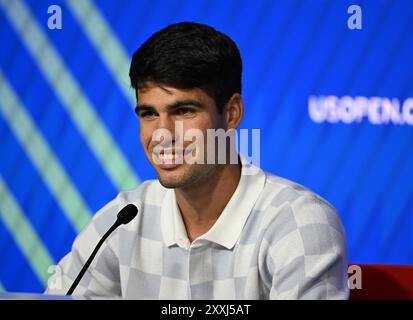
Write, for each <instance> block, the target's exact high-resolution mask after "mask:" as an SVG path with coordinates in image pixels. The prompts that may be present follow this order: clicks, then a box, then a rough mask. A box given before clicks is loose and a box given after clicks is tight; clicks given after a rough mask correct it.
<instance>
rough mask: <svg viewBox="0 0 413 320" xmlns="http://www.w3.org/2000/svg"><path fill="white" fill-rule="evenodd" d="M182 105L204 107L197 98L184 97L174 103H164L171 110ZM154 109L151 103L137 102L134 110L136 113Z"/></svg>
mask: <svg viewBox="0 0 413 320" xmlns="http://www.w3.org/2000/svg"><path fill="white" fill-rule="evenodd" d="M184 106H195V107H197V108H204V107H205V106H204V105H203V104H202V103H201V102H199V101H197V100H193V99H185V100H178V101H175V102H174V103H171V104H168V105H166V107H165V108H166V109H167V110H168V111H171V110H175V109H178V108H180V107H184ZM154 109H155V107H154V106H151V105H148V104H138V105H137V106H136V107H135V112H136V113H138V112H140V111H146V110H150V111H153V110H154Z"/></svg>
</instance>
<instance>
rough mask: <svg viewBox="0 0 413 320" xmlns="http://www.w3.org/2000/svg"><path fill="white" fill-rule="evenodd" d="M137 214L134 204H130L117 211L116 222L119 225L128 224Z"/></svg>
mask: <svg viewBox="0 0 413 320" xmlns="http://www.w3.org/2000/svg"><path fill="white" fill-rule="evenodd" d="M137 214H138V208H137V207H136V206H135V205H134V204H132V203H130V204H128V205H127V206H125V207H123V209H122V210H120V211H119V213H118V219H117V220H118V221H119V222H120V223H121V224H128V223H129V222H131V221H132V219H133V218H135V217H136V215H137Z"/></svg>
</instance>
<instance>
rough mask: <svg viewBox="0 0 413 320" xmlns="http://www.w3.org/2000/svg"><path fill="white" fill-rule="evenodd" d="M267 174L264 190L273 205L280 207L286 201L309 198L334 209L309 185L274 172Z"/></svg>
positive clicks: (291, 201)
mask: <svg viewBox="0 0 413 320" xmlns="http://www.w3.org/2000/svg"><path fill="white" fill-rule="evenodd" d="M265 175H266V183H265V187H264V190H263V192H264V194H265V196H266V197H267V198H268V199H269V201H270V202H271V205H272V206H276V207H279V206H281V205H283V204H284V203H289V204H293V203H295V202H297V201H299V200H300V199H308V200H311V201H314V202H317V203H321V204H323V205H325V206H327V207H330V208H331V209H334V207H333V206H332V205H331V204H330V203H329V202H328V201H327V200H326V199H324V198H323V197H322V196H320V195H319V194H317V193H315V192H314V191H312V190H311V189H309V188H308V187H305V186H303V185H301V184H299V183H297V182H294V181H292V180H289V179H287V178H283V177H280V176H277V175H274V174H272V173H268V172H265ZM267 201H268V200H267Z"/></svg>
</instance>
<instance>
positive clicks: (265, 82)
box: [0, 0, 413, 292]
mask: <svg viewBox="0 0 413 320" xmlns="http://www.w3.org/2000/svg"><path fill="white" fill-rule="evenodd" d="M352 4H356V5H359V8H360V9H361V12H360V13H361V15H360V16H358V17H359V18H361V20H357V21H358V22H361V29H351V28H349V23H348V22H349V19H350V22H354V21H356V20H352V19H353V18H356V17H355V16H354V17H353V18H352V17H351V16H352V14H353V13H354V12H350V13H348V11H347V10H348V8H349V6H350V5H352ZM52 5H58V6H59V7H60V9H61V18H62V20H61V21H62V24H61V29H53V28H52V29H50V27H53V26H52V25H51V24H50V22H51V21H50V20H51V18H54V17H56V16H53V15H54V14H55V13H56V12H58V11H56V10H58V9H56V7H50V6H52ZM48 9H50V10H52V11H50V12H49V13H48ZM56 21H57V20H54V22H56ZM179 21H196V22H201V23H206V24H210V25H212V26H214V27H215V28H217V29H218V30H220V31H223V32H224V33H227V34H228V35H230V36H231V37H232V38H233V39H234V40H235V41H236V42H237V44H238V46H239V48H240V51H241V54H242V56H243V62H244V71H243V97H244V100H245V109H246V110H245V118H244V120H243V122H242V125H241V128H258V129H260V130H261V167H262V168H263V169H264V170H267V171H270V172H272V173H275V174H277V175H280V176H283V177H286V178H289V179H292V180H294V181H296V182H298V183H300V184H303V185H306V186H307V187H309V188H311V189H312V190H314V191H315V192H317V193H319V194H321V195H322V196H323V197H325V198H326V199H327V200H329V201H330V202H331V203H332V204H333V205H334V206H335V207H336V208H337V209H338V211H339V214H340V216H341V218H342V220H343V222H344V225H345V229H346V232H347V237H348V246H349V260H350V261H351V262H358V263H362V262H363V263H391V264H413V236H412V231H413V215H412V214H413V181H412V180H413V165H412V164H413V102H412V101H413V100H411V97H413V63H412V61H413V2H411V1H410V0H397V1H390V0H388V1H385V0H371V1H355V0H354V1H332V0H288V1H276V0H268V1H264V0H254V1H240V0H233V1H222V0H216V1H215V0H214V1H212V0H203V1H190V0H188V1H186V0H172V1H170V0H168V1H154V0H146V1H136V0H129V1H109V0H106V1H95V2H92V1H90V0H88V1H86V0H79V1H77V0H73V1H57V0H55V1H51V0H50V1H49V0H44V1H43V0H30V1H20V0H0V40H1V49H0V252H1V255H0V290H7V291H33V292H40V291H42V290H43V289H44V287H45V285H46V284H47V279H48V276H49V275H50V273H51V272H52V268H49V266H50V265H53V264H55V263H57V262H58V261H59V260H60V259H61V258H62V257H63V256H64V255H65V254H66V253H67V252H68V251H69V250H70V246H71V243H72V241H73V239H74V237H75V236H76V234H77V233H78V232H79V230H80V229H81V228H82V227H83V226H84V224H85V223H86V222H87V221H88V219H90V216H91V215H92V214H93V213H94V212H96V211H97V210H98V209H99V208H101V207H102V206H103V205H104V204H105V203H107V202H108V201H109V200H111V199H112V198H114V197H115V196H116V194H117V192H118V191H119V190H125V189H129V188H132V187H134V186H135V185H137V184H138V183H139V182H140V181H143V180H145V179H149V178H155V174H154V171H153V170H152V169H151V167H150V166H149V165H148V163H147V161H146V159H145V157H144V154H143V151H142V149H141V147H140V145H139V139H138V122H137V119H136V117H135V115H134V112H133V104H134V101H133V92H132V90H131V89H130V86H129V82H128V68H129V62H130V57H131V54H132V53H133V52H134V51H135V49H136V48H137V47H138V46H139V45H140V44H141V43H142V42H143V41H144V40H145V39H147V38H148V37H149V36H150V35H151V34H152V33H153V32H155V31H157V30H159V29H161V28H163V27H165V26H166V25H168V24H171V23H174V22H179ZM48 22H49V23H48ZM52 22H53V21H52ZM55 25H56V23H55ZM350 26H351V23H350Z"/></svg>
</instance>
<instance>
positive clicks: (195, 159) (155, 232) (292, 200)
mask: <svg viewBox="0 0 413 320" xmlns="http://www.w3.org/2000/svg"><path fill="white" fill-rule="evenodd" d="M241 70H242V62H241V57H240V54H239V51H238V48H237V46H236V45H235V43H234V42H233V41H232V40H231V39H230V38H229V37H227V36H226V35H224V34H222V33H220V32H218V31H216V30H215V29H213V28H211V27H209V26H206V25H201V24H196V23H178V24H174V25H171V26H168V27H167V28H165V29H163V30H161V31H159V32H157V33H155V34H154V35H152V36H151V37H150V38H149V39H148V40H147V41H146V42H145V43H144V44H143V45H142V46H141V47H140V48H139V49H138V50H137V51H136V52H135V54H134V55H133V59H132V63H131V68H130V78H131V83H132V86H133V88H134V89H135V90H136V98H137V107H136V112H137V114H138V117H139V125H140V140H141V144H142V147H143V149H144V150H145V153H146V156H147V158H148V160H149V161H150V163H151V165H152V166H153V167H154V169H155V171H156V173H157V175H158V180H154V181H147V182H145V183H143V184H141V185H140V186H138V187H137V188H136V189H134V190H131V191H128V192H121V193H120V194H119V195H118V197H117V198H116V199H114V200H113V201H111V202H110V203H109V204H107V205H106V206H105V207H104V208H102V209H101V210H100V211H99V212H98V213H97V214H96V215H95V216H94V217H93V219H92V221H91V222H90V223H89V224H88V225H87V227H86V228H85V229H84V230H83V231H82V232H81V233H80V234H79V236H78V237H77V239H76V240H75V242H74V245H73V248H72V251H71V253H69V254H68V255H67V256H65V257H64V258H63V259H62V261H61V262H60V264H59V267H60V268H59V270H60V271H59V272H56V274H55V276H54V278H53V279H51V281H49V283H50V284H53V285H49V288H48V290H47V293H52V294H64V293H66V291H67V290H68V288H69V287H70V285H71V284H72V282H73V280H74V279H75V277H76V276H77V274H78V273H79V271H80V269H81V268H82V266H83V265H84V264H85V262H86V260H87V258H88V257H89V256H90V254H91V252H92V251H93V249H94V247H95V246H96V244H97V242H98V241H99V239H100V238H101V237H102V236H103V234H104V233H105V232H106V231H107V230H108V229H109V227H110V226H111V225H112V224H113V222H114V221H115V220H116V215H117V213H118V212H119V211H120V210H121V209H122V208H123V207H124V206H125V205H127V204H130V203H132V204H135V205H136V206H137V207H138V211H139V213H138V215H137V217H136V218H134V219H133V220H132V221H131V222H130V223H129V224H127V225H123V226H121V227H119V228H118V229H117V230H116V231H115V232H114V234H112V235H111V236H110V238H109V239H108V240H107V241H106V242H105V243H104V245H103V247H102V248H101V249H100V251H99V253H98V255H97V256H96V258H95V260H94V262H93V263H92V265H91V266H90V267H89V269H88V271H87V273H86V274H85V276H84V277H83V279H82V280H81V282H80V284H79V286H78V287H77V288H76V290H75V292H74V294H75V295H86V296H90V295H91V296H118V297H125V298H132V299H134V298H136V299H347V298H348V287H347V260H346V241H345V235H344V231H343V228H342V225H341V222H340V219H339V217H338V215H337V214H336V211H335V210H334V208H333V207H332V206H331V205H329V204H328V203H327V202H326V201H324V200H323V199H321V198H320V197H319V196H317V195H315V194H314V193H312V192H311V191H309V190H307V189H305V188H304V187H302V186H300V185H297V184H295V183H293V182H290V181H288V180H285V179H282V178H280V177H277V176H274V175H271V174H268V173H265V172H263V171H262V170H260V169H259V168H256V167H251V166H250V165H249V164H247V163H246V161H245V159H244V158H242V156H240V157H235V161H233V160H234V158H233V157H230V154H233V152H234V145H233V144H231V143H224V145H222V144H221V147H219V148H217V146H216V145H215V144H213V143H212V142H213V141H215V140H216V139H212V140H211V139H209V140H208V139H207V136H208V130H211V129H214V130H221V131H222V132H226V133H228V132H233V130H234V129H235V128H236V127H237V126H238V125H239V123H240V121H241V119H242V115H243V111H244V109H243V102H242V98H241ZM168 133H169V134H168ZM188 136H189V137H191V139H185V137H187V138H188ZM194 138H197V139H194ZM194 140H195V141H194ZM215 151H218V152H217V153H215ZM220 151H224V156H223V157H222V158H221V160H222V159H224V161H218V156H217V154H219V152H220ZM191 157H192V158H191ZM189 160H192V161H189ZM238 160H240V161H238ZM251 168H253V169H255V170H253V171H251V170H250V169H251ZM252 172H253V174H252Z"/></svg>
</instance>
